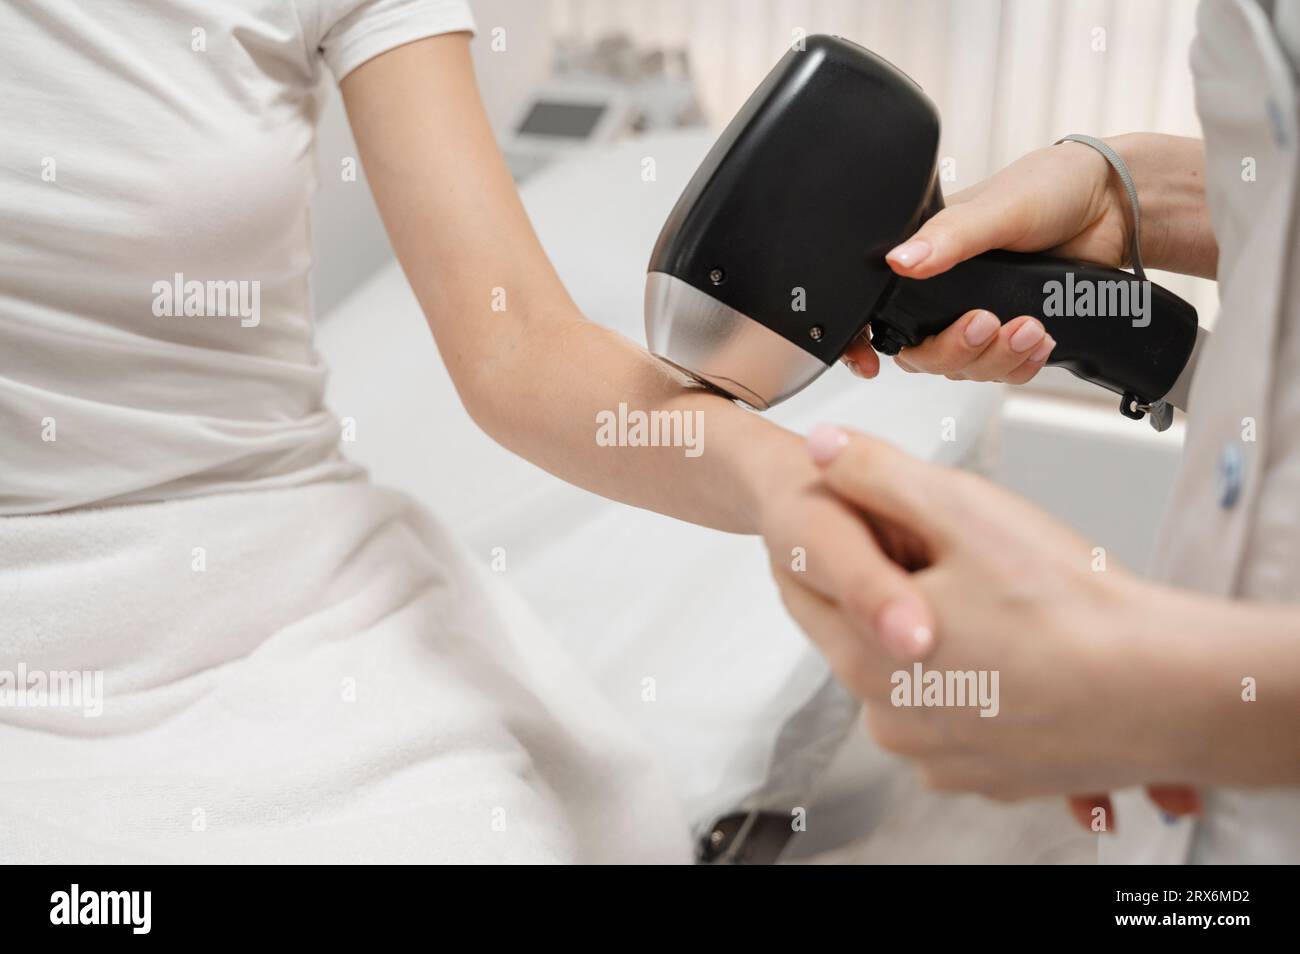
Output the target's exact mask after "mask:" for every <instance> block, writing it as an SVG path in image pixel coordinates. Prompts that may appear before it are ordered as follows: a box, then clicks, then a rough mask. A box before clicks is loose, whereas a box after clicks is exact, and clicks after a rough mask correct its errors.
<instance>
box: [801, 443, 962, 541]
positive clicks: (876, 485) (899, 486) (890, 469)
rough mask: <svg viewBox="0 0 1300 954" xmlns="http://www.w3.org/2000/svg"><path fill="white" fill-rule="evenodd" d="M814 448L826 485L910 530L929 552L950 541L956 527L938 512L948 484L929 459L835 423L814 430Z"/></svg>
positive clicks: (867, 510)
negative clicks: (938, 477) (938, 479)
mask: <svg viewBox="0 0 1300 954" xmlns="http://www.w3.org/2000/svg"><path fill="white" fill-rule="evenodd" d="M808 450H809V453H810V454H811V455H812V458H813V460H814V462H816V464H817V466H818V467H820V468H821V471H822V479H823V480H825V482H826V485H827V486H828V487H830V488H831V489H832V490H834V491H835V493H837V494H839V496H841V497H842V498H844V499H845V500H847V501H848V502H849V503H851V504H853V505H854V506H855V507H860V508H861V509H862V510H863V511H864V512H866V513H867V514H869V515H871V516H873V517H875V518H878V519H879V520H881V521H882V522H885V523H887V524H888V525H890V526H891V527H894V528H897V529H899V530H901V531H904V532H906V533H908V534H909V535H911V536H912V537H913V538H914V539H915V540H916V541H917V542H918V543H919V544H920V545H921V548H922V549H924V550H926V551H931V552H932V551H933V550H934V549H936V548H938V547H940V546H942V545H943V544H944V543H946V542H947V541H948V539H949V537H950V534H951V530H950V529H949V528H948V527H946V526H945V524H944V519H943V515H942V513H939V512H937V511H938V510H939V506H938V505H939V503H940V502H941V501H942V500H943V497H944V493H945V491H946V489H947V488H945V487H942V486H939V485H938V484H936V482H935V481H934V480H933V479H932V474H933V473H934V469H933V468H932V467H931V466H930V465H929V464H926V463H925V462H923V461H920V460H917V459H916V458H915V457H912V456H910V455H909V454H904V453H903V452H902V451H900V450H898V449H897V448H895V447H892V446H890V445H889V444H887V443H885V442H884V441H881V440H877V439H876V438H873V437H868V436H867V435H865V434H858V433H854V432H850V431H847V430H844V429H842V428H839V427H835V426H833V425H830V424H821V425H818V427H817V428H816V429H814V430H813V432H812V433H811V434H810V435H809V436H808Z"/></svg>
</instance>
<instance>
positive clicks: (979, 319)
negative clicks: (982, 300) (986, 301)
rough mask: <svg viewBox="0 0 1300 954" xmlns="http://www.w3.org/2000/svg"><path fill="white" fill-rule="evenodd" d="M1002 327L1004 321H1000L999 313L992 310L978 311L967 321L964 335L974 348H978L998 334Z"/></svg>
mask: <svg viewBox="0 0 1300 954" xmlns="http://www.w3.org/2000/svg"><path fill="white" fill-rule="evenodd" d="M1001 327H1002V322H1000V321H998V317H997V315H995V314H993V313H992V312H990V311H978V312H976V313H975V316H974V317H973V318H971V320H970V321H968V322H966V331H965V332H964V333H963V337H965V339H966V343H967V344H968V345H970V346H971V347H972V348H978V347H979V346H980V345H982V344H984V343H985V342H986V341H988V340H989V339H990V338H992V337H993V336H994V335H995V334H997V333H998V329H999V328H1001Z"/></svg>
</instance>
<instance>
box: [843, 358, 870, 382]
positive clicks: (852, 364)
mask: <svg viewBox="0 0 1300 954" xmlns="http://www.w3.org/2000/svg"><path fill="white" fill-rule="evenodd" d="M842 360H843V361H844V367H846V368H848V369H849V370H850V371H852V372H853V373H854V374H855V375H856V376H857V377H859V378H865V377H866V375H865V374H863V373H862V368H861V366H860V365H859V364H858V363H857V362H856V361H854V360H853V359H852V358H844V359H842Z"/></svg>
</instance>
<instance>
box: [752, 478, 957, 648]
mask: <svg viewBox="0 0 1300 954" xmlns="http://www.w3.org/2000/svg"><path fill="white" fill-rule="evenodd" d="M764 536H765V537H766V538H767V541H768V549H769V552H770V554H771V557H772V563H773V567H774V568H775V569H777V570H778V571H780V572H781V573H783V574H785V575H786V576H788V577H790V578H791V579H793V580H796V581H797V582H798V583H799V584H800V585H801V586H803V587H806V588H807V589H809V590H811V591H812V592H814V593H816V594H819V595H820V596H822V597H823V598H824V599H826V600H828V601H829V602H830V603H831V604H833V605H834V606H836V607H837V608H838V610H839V612H840V613H841V614H842V615H843V616H844V619H845V621H846V623H847V624H848V625H849V626H850V627H851V628H852V629H854V630H855V631H856V632H857V633H858V638H859V640H860V641H861V642H862V643H863V644H864V646H867V647H874V646H875V645H877V644H878V645H880V646H881V647H883V648H884V649H885V651H886V652H888V653H890V654H891V655H893V656H895V657H897V658H899V659H902V660H908V661H911V660H917V659H921V658H922V657H924V656H925V655H926V654H927V653H928V652H929V651H930V649H931V648H932V645H933V641H934V636H933V634H934V617H933V615H932V614H931V612H930V609H929V607H928V606H927V605H926V603H925V601H924V599H922V597H921V595H920V593H919V591H918V590H917V589H916V587H915V586H914V585H913V583H912V580H911V578H910V577H909V575H908V574H907V573H906V572H905V571H904V570H903V569H902V568H901V567H900V566H898V564H896V563H895V562H894V561H893V560H891V559H890V558H889V556H888V555H886V553H885V552H884V551H883V550H882V549H881V546H880V544H879V542H878V541H877V539H876V537H875V535H874V534H873V533H872V531H871V529H870V528H869V527H868V526H867V524H866V523H865V522H864V521H863V519H862V517H861V515H860V514H858V513H856V512H855V511H854V510H853V509H852V508H851V507H850V506H849V505H848V504H846V503H845V502H844V501H842V500H841V499H839V498H838V497H837V496H836V495H835V494H834V493H832V492H831V491H830V490H829V489H827V488H825V487H817V488H813V489H810V490H808V491H807V492H806V493H805V494H804V495H803V497H802V498H801V499H800V501H799V502H798V505H797V506H794V507H790V508H786V509H785V510H783V511H782V512H781V513H780V514H779V515H777V516H776V517H775V518H773V524H772V525H771V526H769V527H768V528H766V529H765V530H764ZM790 554H794V558H793V559H792V558H791V557H790V556H789V555H790ZM787 561H788V562H787ZM813 635H815V634H813Z"/></svg>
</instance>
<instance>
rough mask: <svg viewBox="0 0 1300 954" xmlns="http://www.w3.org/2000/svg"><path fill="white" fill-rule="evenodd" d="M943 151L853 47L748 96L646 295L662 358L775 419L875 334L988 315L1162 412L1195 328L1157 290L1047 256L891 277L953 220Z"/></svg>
mask: <svg viewBox="0 0 1300 954" xmlns="http://www.w3.org/2000/svg"><path fill="white" fill-rule="evenodd" d="M938 147H939V116H938V112H937V110H936V109H935V106H934V104H933V103H932V102H931V101H930V99H929V98H928V97H927V96H926V95H925V93H924V92H922V90H921V88H920V87H919V86H917V85H916V84H915V83H914V82H912V80H910V79H909V78H908V77H907V76H905V75H904V74H903V73H901V72H899V71H898V70H896V69H895V68H894V67H893V66H891V65H890V64H889V63H887V62H886V61H884V60H882V59H881V58H880V57H878V56H876V55H874V54H873V53H871V52H869V51H867V50H865V49H863V48H862V47H860V46H857V45H856V44H853V43H850V42H848V41H845V40H841V39H838V38H834V37H827V36H813V37H809V38H808V39H807V40H806V44H805V48H804V49H802V50H791V51H790V52H789V53H787V54H786V55H785V56H784V57H783V58H782V60H781V61H780V63H778V64H777V66H776V67H775V68H774V69H773V70H772V72H771V73H770V74H768V76H767V78H766V79H765V80H764V81H763V83H762V84H761V85H760V86H759V87H758V89H757V90H756V91H755V92H754V93H753V95H752V96H750V98H749V100H748V101H747V102H746V103H745V105H744V106H743V107H742V108H741V110H740V112H739V113H738V114H737V115H736V117H735V118H734V119H733V120H732V121H731V123H730V124H729V125H728V126H727V128H726V130H725V131H724V132H723V134H722V136H721V137H720V138H719V139H718V141H717V143H715V144H714V146H713V148H712V150H711V151H710V152H709V154H708V155H707V156H706V157H705V159H704V161H703V163H702V164H701V165H700V168H699V169H698V170H697V171H696V173H695V175H694V177H693V178H692V179H691V181H690V183H689V184H688V186H687V187H686V190H685V191H684V192H683V194H682V196H681V197H680V198H679V199H678V202H677V204H676V206H675V207H674V209H673V211H672V213H671V214H670V216H669V218H668V221H667V222H666V223H665V225H664V227H663V230H662V232H661V233H660V236H659V241H658V242H657V244H656V245H655V249H654V252H653V253H652V255H651V259H650V267H649V275H648V277H647V282H646V334H647V339H648V342H649V345H650V349H651V351H653V352H654V353H656V354H658V355H660V356H661V357H663V358H665V359H666V360H668V361H669V362H670V363H672V364H674V365H676V366H678V367H680V368H683V369H685V370H686V371H688V372H690V373H691V374H692V375H694V376H695V377H696V378H698V379H700V380H702V381H705V382H707V383H709V384H711V385H712V386H714V387H716V388H719V389H721V390H723V391H725V392H726V393H728V394H730V395H732V396H733V397H736V398H739V399H740V400H743V401H745V402H746V403H748V404H750V405H752V406H754V407H758V408H766V407H770V406H771V405H772V404H775V403H777V402H778V401H781V400H784V399H785V398H787V397H789V396H790V395H792V394H794V393H796V392H797V391H799V390H800V389H801V388H803V387H805V386H806V385H807V384H809V383H810V382H811V381H812V380H814V379H815V378H816V377H817V376H818V375H819V374H820V373H821V372H823V371H824V370H826V368H827V367H829V366H830V365H832V364H833V363H834V362H835V361H836V360H837V359H838V358H839V357H840V355H842V354H843V353H844V351H845V349H846V348H847V347H848V345H849V344H850V343H851V342H852V341H853V340H854V338H855V337H857V336H858V335H859V334H860V333H861V332H862V331H863V329H864V328H866V327H867V326H868V325H870V327H871V329H872V341H873V344H874V345H875V346H876V347H877V348H878V349H879V350H881V351H883V352H885V353H896V352H897V351H898V350H899V349H900V348H902V347H905V346H909V345H913V344H916V343H918V342H919V341H921V340H922V339H923V338H925V337H927V336H929V335H931V334H934V333H936V332H938V331H941V330H943V329H944V328H946V327H947V326H948V325H950V324H951V323H952V322H953V321H954V320H956V319H957V318H958V317H959V316H960V315H961V314H963V313H964V312H966V311H968V310H970V309H972V308H987V309H988V310H989V311H991V312H993V313H994V314H995V315H997V316H998V317H999V318H1001V319H1002V320H1003V321H1007V320H1010V319H1012V318H1014V317H1016V316H1018V315H1023V314H1030V315H1034V316H1036V317H1038V318H1039V319H1041V320H1042V321H1043V324H1044V325H1045V326H1046V328H1047V330H1048V332H1049V333H1050V334H1051V335H1052V337H1054V338H1055V339H1056V341H1057V345H1056V348H1055V350H1054V351H1053V354H1052V357H1051V359H1050V363H1052V364H1056V365H1061V366H1063V367H1065V368H1068V369H1069V370H1071V371H1073V372H1074V373H1075V374H1077V375H1078V376H1080V377H1082V378H1085V379H1086V380H1089V381H1092V382H1094V383H1096V384H1099V385H1101V386H1102V387H1105V388H1108V389H1110V390H1112V391H1114V392H1116V393H1118V394H1123V395H1126V398H1125V401H1124V402H1123V406H1124V407H1125V408H1127V409H1132V407H1133V406H1134V405H1138V404H1149V403H1152V402H1155V401H1157V400H1159V399H1161V398H1163V397H1164V396H1165V395H1166V393H1167V392H1168V391H1169V389H1170V388H1171V387H1172V386H1173V384H1174V382H1175V380H1176V379H1177V378H1178V375H1179V373H1180V372H1181V371H1182V369H1183V367H1184V365H1185V364H1186V363H1187V360H1188V358H1189V356H1190V355H1191V353H1192V348H1193V345H1194V344H1195V341H1196V324H1197V322H1196V312H1195V309H1193V308H1192V307H1191V306H1190V305H1188V304H1187V303H1186V302H1184V301H1183V300H1182V299H1180V298H1178V297H1177V296H1176V295H1173V294H1171V293H1170V292H1168V291H1166V290H1165V289H1163V288H1160V287H1159V286H1156V285H1152V286H1150V292H1149V295H1150V297H1149V308H1147V309H1146V313H1138V312H1139V310H1140V309H1141V308H1142V307H1143V306H1144V305H1146V304H1147V300H1146V299H1145V298H1144V297H1142V296H1144V295H1145V294H1146V292H1145V291H1144V290H1143V289H1142V288H1141V286H1135V285H1134V284H1133V283H1134V282H1135V279H1134V276H1133V275H1132V274H1130V273H1128V272H1124V271H1120V270H1117V269H1109V268H1102V267H1100V266H1096V265H1089V264H1085V263H1079V262H1070V261H1066V260H1063V259H1056V258H1050V257H1048V256H1044V255H1027V254H1018V253H1012V252H989V253H986V254H984V255H980V256H978V257H977V258H974V259H972V260H970V261H968V262H964V263H962V264H960V265H958V266H956V267H955V268H953V269H952V270H950V271H949V272H947V273H945V274H943V275H939V276H935V277H933V278H928V279H924V280H910V279H904V278H900V277H898V276H897V275H895V274H894V273H893V272H892V271H891V270H890V269H889V267H888V265H887V264H886V263H885V259H884V257H885V254H886V253H887V252H888V251H889V250H890V249H892V248H893V247H894V246H896V245H898V244H899V243H901V242H903V241H904V240H906V239H907V238H908V237H910V236H911V235H912V234H913V233H914V232H915V231H916V229H917V228H918V227H919V226H920V225H921V223H922V222H924V221H925V220H926V219H927V218H929V217H930V216H932V215H934V214H935V213H936V212H938V211H939V210H940V209H941V208H943V196H942V191H941V189H940V188H939V180H938V175H937V168H938ZM1053 283H1058V284H1059V286H1060V288H1059V293H1058V294H1056V295H1054V294H1053V289H1054V288H1055V287H1056V286H1055V285H1054V284H1053ZM1088 289H1091V291H1090V292H1089V291H1087V290H1088ZM1135 291H1136V293H1137V295H1138V297H1137V300H1136V301H1135V300H1134V298H1133V295H1134V292H1135ZM1089 295H1090V296H1091V298H1090V299H1089ZM1089 301H1090V302H1091V307H1089ZM1125 306H1126V307H1125ZM1099 310H1107V311H1113V310H1120V311H1123V312H1125V313H1124V314H1109V315H1106V316H1101V315H1098V314H1096V312H1097V311H1099ZM1081 311H1082V312H1091V313H1089V314H1080V312H1081ZM1131 416H1141V414H1140V412H1138V413H1135V414H1132V415H1131Z"/></svg>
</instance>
